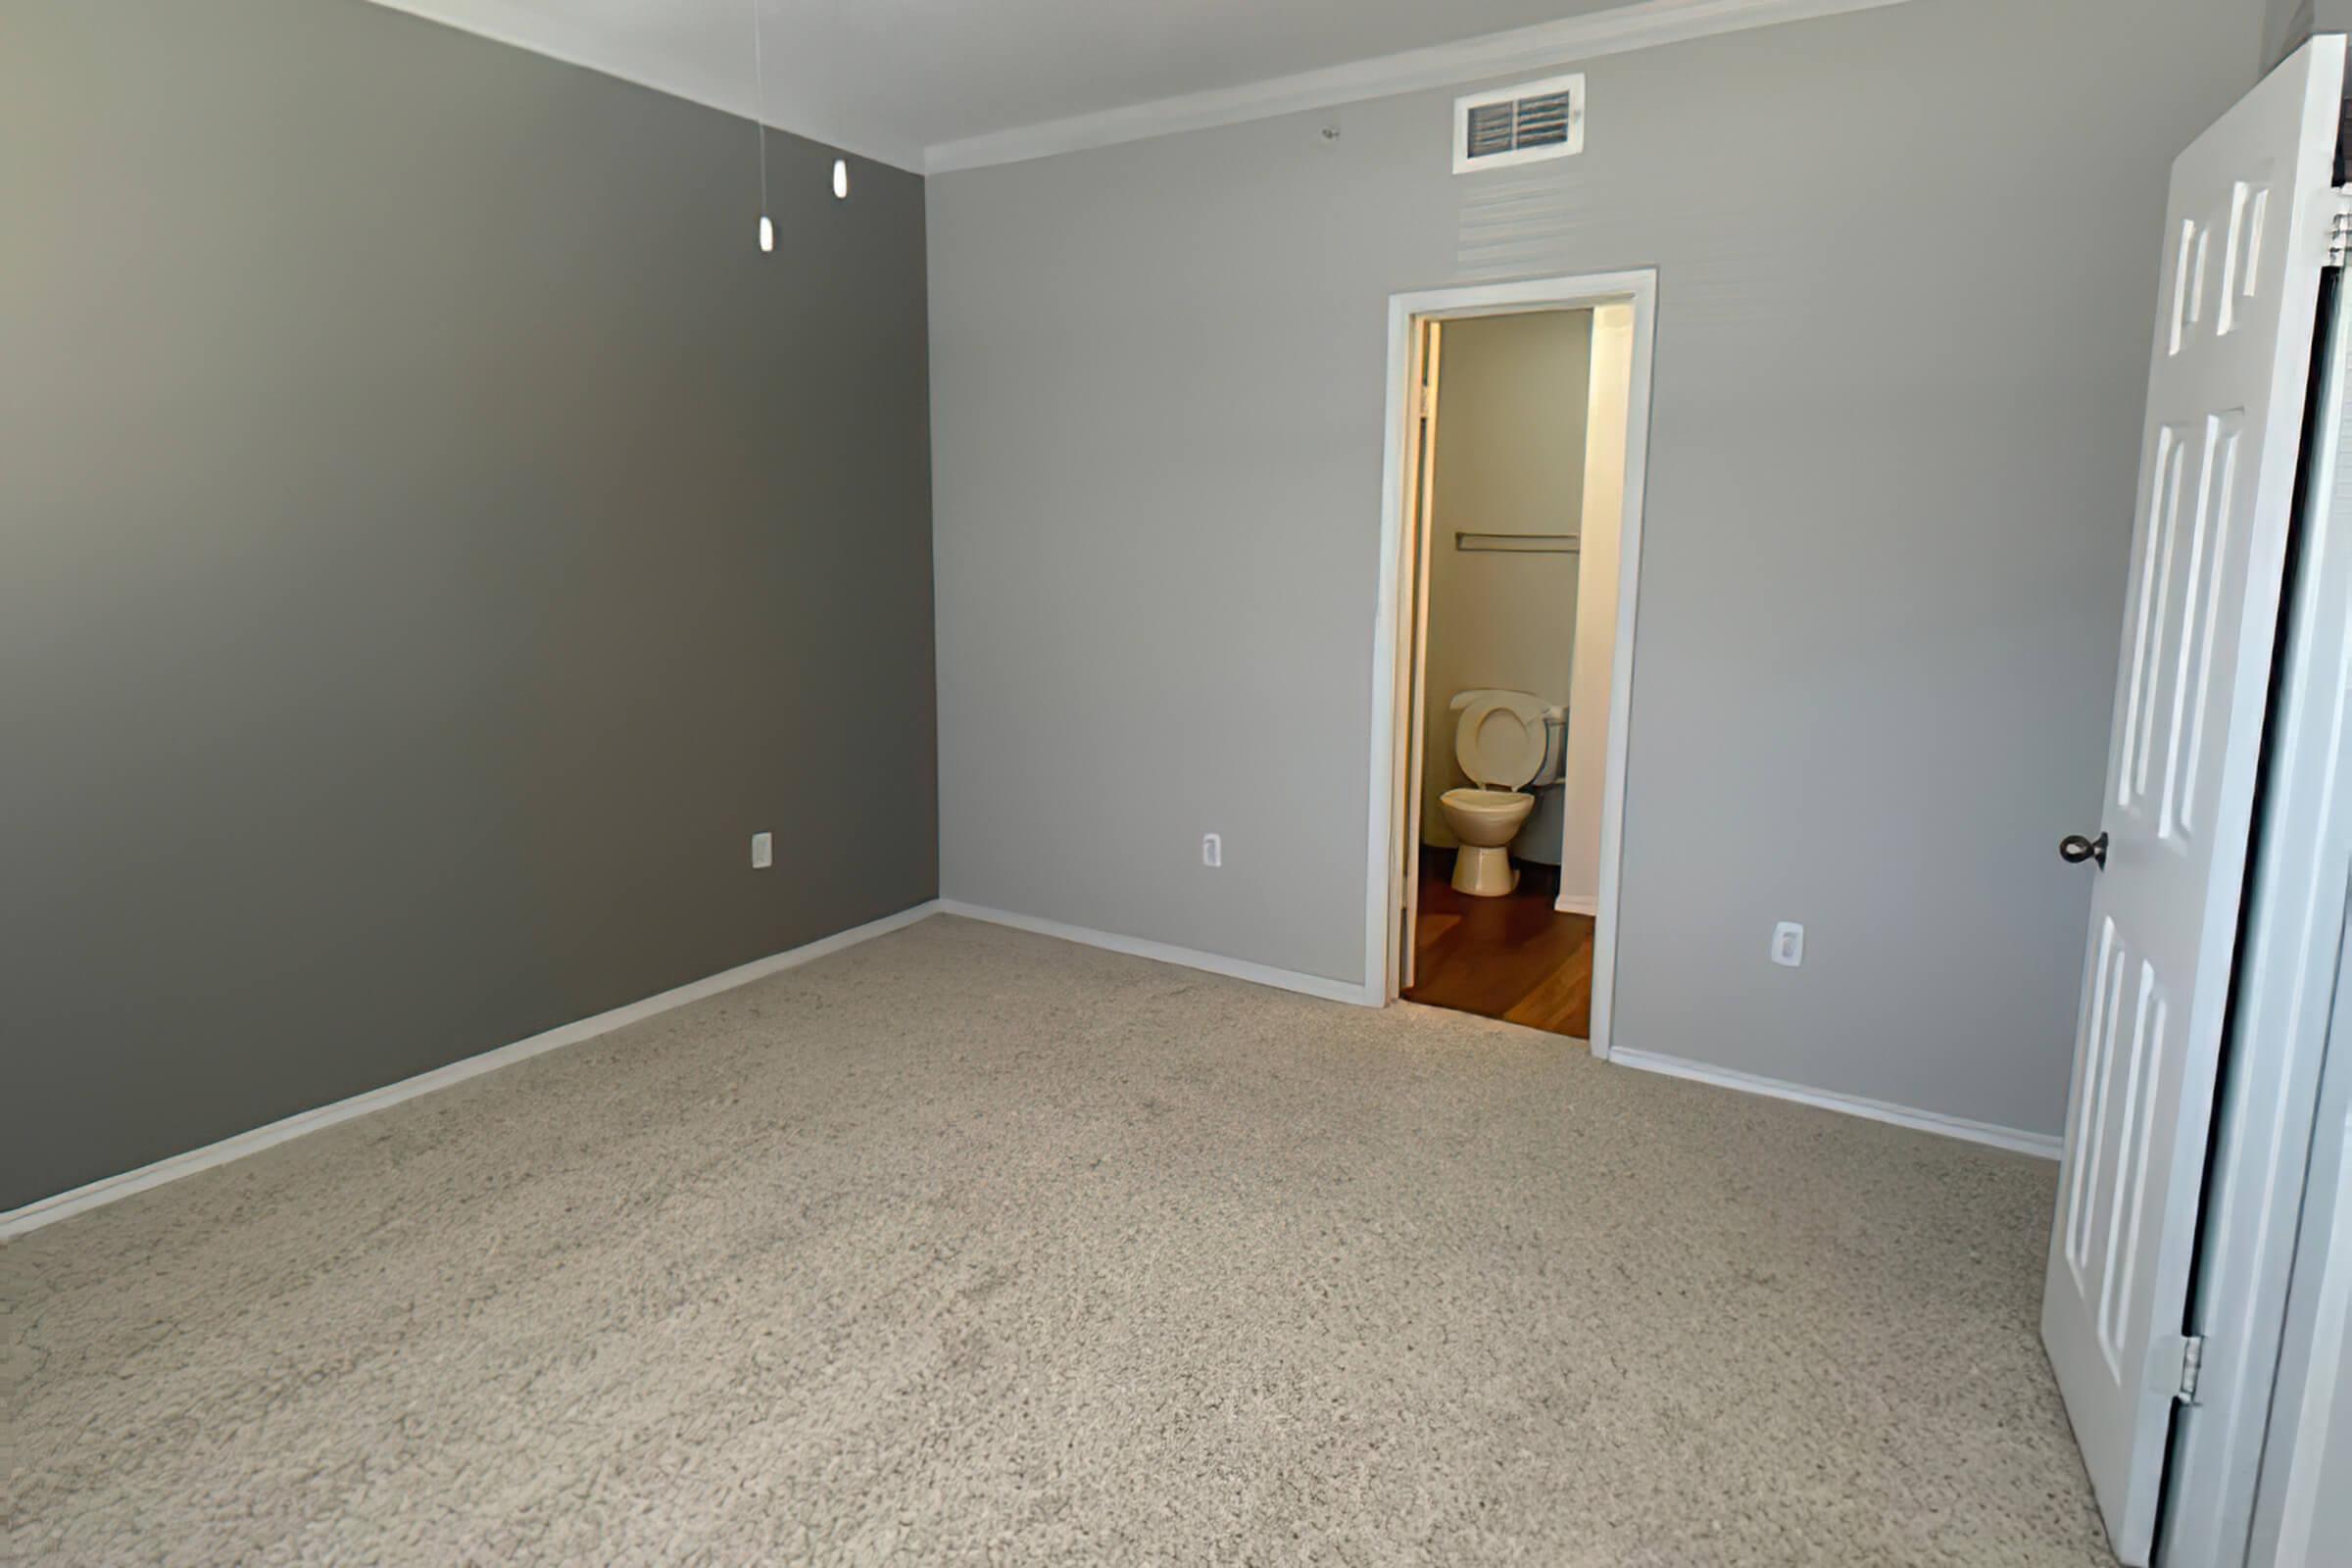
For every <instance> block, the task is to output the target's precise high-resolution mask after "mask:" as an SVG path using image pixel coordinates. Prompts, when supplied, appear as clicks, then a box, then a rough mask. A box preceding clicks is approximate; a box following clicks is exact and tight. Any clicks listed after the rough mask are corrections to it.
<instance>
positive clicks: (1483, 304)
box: [1364, 268, 1658, 1060]
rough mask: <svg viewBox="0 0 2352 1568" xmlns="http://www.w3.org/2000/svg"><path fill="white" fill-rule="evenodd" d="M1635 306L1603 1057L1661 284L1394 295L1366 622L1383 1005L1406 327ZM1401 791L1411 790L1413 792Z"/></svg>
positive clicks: (1598, 930)
mask: <svg viewBox="0 0 2352 1568" xmlns="http://www.w3.org/2000/svg"><path fill="white" fill-rule="evenodd" d="M1629 302H1630V303H1631V304H1632V305H1633V307H1634V344H1633V368H1632V374H1631V376H1630V377H1629V379H1628V382H1627V387H1626V411H1625V485H1624V494H1623V498H1622V502H1621V505H1622V506H1623V509H1624V510H1623V514H1622V521H1621V522H1620V523H1619V526H1618V561H1617V648H1616V652H1615V654H1614V655H1613V656H1612V658H1611V660H1610V681H1609V741H1608V749H1607V756H1606V758H1605V760H1604V762H1603V767H1602V780H1601V799H1600V876H1599V888H1598V890H1597V894H1596V897H1595V899H1594V907H1593V1005H1592V1026H1591V1027H1590V1028H1589V1029H1588V1030H1587V1031H1586V1034H1587V1036H1588V1038H1589V1040H1590V1043H1591V1046H1592V1051H1593V1055H1595V1056H1598V1057H1600V1058H1601V1059H1603V1060H1606V1059H1607V1058H1608V1055H1609V1025H1610V1020H1611V1013H1612V1004H1613V1001H1614V996H1615V991H1616V977H1617V910H1618V892H1617V885H1618V875H1617V872H1618V861H1619V859H1620V858H1622V856H1623V855H1624V836H1625V759H1626V738H1627V735H1628V734H1629V733H1630V731H1631V730H1632V728H1633V708H1632V701H1633V690H1634V618H1635V613H1636V612H1637V610H1638V609H1639V608H1640V597H1641V596H1640V592H1639V588H1640V583H1641V577H1642V491H1643V482H1642V481H1643V476H1644V475H1645V473H1646V472H1647V470H1648V466H1649V381H1650V356H1651V345H1652V343H1653V342H1654V340H1655V338H1656V335H1657V334H1656V325H1657V314H1658V274H1657V271H1656V270H1655V269H1652V268H1642V269H1640V270H1632V271H1623V272H1589V273H1585V274H1582V275H1579V276H1571V277H1539V278H1529V279H1524V280H1522V281H1519V282H1515V283H1479V284H1471V285H1466V286H1463V287H1458V288H1438V289H1425V290H1422V291H1420V292H1418V293H1411V294H1393V295H1391V296H1389V360H1388V366H1389V369H1388V377H1389V380H1388V425H1387V434H1386V435H1385V436H1384V438H1383V444H1382V450H1381V480H1380V486H1381V490H1380V497H1381V499H1380V586H1379V589H1378V591H1377V593H1376V594H1375V596H1374V603H1373V621H1372V758H1371V761H1372V806H1371V816H1370V821H1369V825H1368V827H1367V831H1366V845H1365V851H1364V883H1365V890H1364V976H1365V982H1366V985H1367V987H1372V986H1377V988H1378V995H1379V996H1380V998H1381V999H1382V1000H1383V1001H1388V1000H1391V999H1393V998H1395V997H1396V995H1397V963H1396V961H1395V956H1396V949H1395V945H1394V944H1392V943H1391V942H1390V940H1389V926H1390V924H1391V922H1392V921H1394V920H1395V919H1397V917H1398V914H1399V911H1397V910H1396V909H1393V908H1391V907H1389V895H1388V889H1389V886H1390V882H1391V879H1392V876H1393V874H1394V865H1393V862H1392V860H1391V857H1393V856H1397V855H1400V854H1403V853H1405V848H1404V846H1403V845H1402V844H1401V843H1400V842H1397V835H1396V834H1395V833H1394V832H1393V830H1392V827H1391V821H1392V816H1393V813H1394V811H1395V809H1396V803H1395V801H1394V800H1393V799H1392V797H1393V795H1394V793H1395V791H1396V788H1397V784H1396V778H1395V774H1396V762H1397V759H1396V747H1397V720H1396V703H1397V680H1398V679H1399V675H1398V670H1397V568H1398V564H1399V556H1400V552H1401V551H1402V549H1403V543H1404V529H1405V525H1406V522H1407V517H1406V509H1405V506H1404V500H1403V496H1404V492H1403V473H1404V462H1405V451H1406V447H1405V438H1406V425H1407V423H1408V420H1407V417H1406V411H1405V383H1406V382H1407V380H1408V379H1410V377H1411V374H1412V343H1413V323H1414V321H1415V320H1417V319H1422V318H1425V317H1433V316H1434V317H1437V318H1439V319H1446V318H1448V317H1459V316H1499V315H1504V314H1508V313H1510V312H1513V311H1544V310H1576V309H1581V308H1584V307H1586V306H1592V305H1616V304H1624V303H1629ZM1407 787H1408V788H1410V787H1411V786H1410V785H1409V784H1408V785H1407Z"/></svg>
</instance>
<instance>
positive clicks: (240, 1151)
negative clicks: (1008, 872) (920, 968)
mask: <svg viewBox="0 0 2352 1568" xmlns="http://www.w3.org/2000/svg"><path fill="white" fill-rule="evenodd" d="M938 908H939V901H938V900H936V899H933V900H930V901H928V902H926V903H923V904H918V905H916V906H915V907H913V908H911V909H902V910H900V911H899V912H898V913H897V914H889V915H884V916H883V917H882V918H881V919H879V920H873V921H869V922H867V923H866V924H864V925H861V926H854V927H852V928H851V929H850V930H847V931H837V932H835V933H834V934H833V935H831V936H829V937H819V938H818V939H817V940H816V941H814V942H810V943H807V944H805V945H803V946H801V947H797V948H790V949H787V950H786V951H785V952H782V953H776V954H770V955H769V956H766V957H764V958H755V959H753V960H752V961H751V962H750V963H744V964H738V965H736V966H735V967H734V968H732V969H722V970H720V971H719V972H718V973H717V974H714V975H710V976H707V977H705V978H704V979H701V980H695V981H690V982H688V983H687V984H685V985H682V986H678V987H676V988H675V989H673V990H669V991H664V992H662V993H661V994H660V995H658V996H651V997H647V998H646V999H645V1000H644V1001H642V1002H632V1003H629V1004H628V1005H625V1006H619V1007H614V1008H613V1009H612V1010H611V1011H610V1012H600V1013H598V1014H597V1015H596V1016H594V1017H593V1018H582V1019H580V1020H578V1021H577V1022H574V1023H566V1024H559V1025H557V1026H556V1027H555V1028H553V1029H550V1030H548V1031H547V1032H546V1033H544V1034H536V1035H533V1036H531V1037H530V1038H529V1039H527V1040H517V1041H515V1043H514V1044H512V1045H506V1046H500V1047H497V1048H496V1049H495V1050H491V1051H485V1052H483V1053H482V1054H480V1055H478V1056H467V1057H466V1058H465V1059H464V1060H462V1061H453V1062H451V1063H450V1064H449V1065H448V1066H446V1067H435V1068H434V1069H433V1070H432V1071H430V1072H421V1073H418V1074H417V1076H416V1077H414V1078H404V1079H402V1080H401V1081H400V1082H398V1083H396V1084H386V1085H385V1086H384V1087H383V1088H381V1089H370V1090H368V1092H367V1093H365V1094H359V1095H354V1096H352V1097H351V1098H350V1099H349V1100H338V1101H336V1102H335V1103H333V1104H331V1105H320V1106H319V1107H318V1108H317V1109H315V1110H305V1111H298V1112H296V1113H295V1114H294V1115H291V1116H288V1117H286V1118H285V1119H283V1120H282V1121H273V1122H271V1123H270V1124H269V1125H268V1126H266V1127H256V1128H254V1129H253V1131H251V1132H245V1133H238V1134H237V1135H236V1136H234V1137H233V1138H223V1139H221V1141H220V1142H219V1143H217V1144H207V1145H205V1146H204V1147H203V1148H202V1149H191V1150H189V1151H188V1152H186V1153H184V1154H173V1155H172V1156H171V1157H169V1158H167V1159H159V1160H157V1161H156V1162H155V1163H154V1164H152V1165H142V1166H140V1167H139V1168H138V1169H137V1170H131V1171H124V1172H123V1174H122V1175H120V1176H102V1177H100V1178H99V1179H98V1180H96V1181H94V1182H90V1183H88V1184H87V1185H85V1186H81V1187H76V1188H73V1190H72V1191H70V1192H63V1193H57V1194H54V1195H52V1196H50V1197H48V1198H43V1199H38V1200H35V1201H32V1202H29V1203H26V1204H25V1206H24V1207H22V1208H12V1209H10V1210H9V1211H8V1212H6V1213H5V1214H0V1241H6V1240H8V1239H9V1238H10V1237H14V1236H22V1235H24V1234H25V1233H26V1232H27V1231H36V1230H39V1229H40V1228H41V1227H42V1226H44V1225H54V1224H56V1223H57V1222H58V1221H59V1220H61V1219H67V1218H70V1217H72V1216H73V1215H75V1214H79V1213H82V1212H84V1211H86V1210H88V1209H93V1208H97V1207H99V1206H100V1205H101V1204H105V1203H111V1202H113V1201H116V1200H117V1199H122V1198H128V1197H129V1196H130V1195H131V1194H133V1193H143V1192H145V1191H147V1190H148V1189H149V1188H151V1187H161V1186H163V1185H164V1184H165V1183H166V1182H175V1181H177V1180H179V1179H180V1178H181V1177H182V1176H193V1175H194V1174H195V1173H196V1172H198V1171H200V1170H210V1169H212V1168H213V1167H214V1166H216V1165H225V1164H227V1163H228V1162H229V1161H230V1160H232V1159H242V1158H244V1157H245V1156H246V1155H247V1154H255V1153H259V1152H262V1151H263V1150H265V1149H268V1148H270V1147H271V1146H273V1145H276V1144H282V1143H286V1142H288V1141H290V1140H292V1139H296V1138H300V1137H302V1136H303V1135H304V1134H305V1133H314V1132H317V1131H318V1130H319V1128H321V1127H332V1126H334V1125H335V1124H336V1123H337V1122H345V1121H350V1120H352V1119H353V1118H354V1117H357V1116H365V1115H367V1114H368V1113H369V1112H370V1111H377V1110H382V1109H383V1108H384V1107H385V1106H387V1105H397V1104H399V1103H401V1102H402V1101H404V1100H415V1099H416V1098H417V1096H419V1095H429V1094H431V1093H432V1092H433V1091H434V1090H436V1089H447V1088H448V1087H449V1086H450V1085H452V1084H459V1083H464V1082H465V1081H466V1079H468V1078H478V1077H480V1076H481V1075H482V1074H483V1073H486V1072H496V1071H497V1070H498V1069H499V1068H501V1067H509V1066H513V1065H514V1064H515V1062H518V1061H523V1060H527V1059H528V1058H530V1057H532V1056H537V1055H541V1054H545V1053H547V1052H550V1051H556V1050H559V1049H561V1048H562V1047H564V1046H573V1045H578V1044H579V1043H580V1042H581V1041H583V1040H593V1039H595V1038H596V1037H597V1036H598V1035H603V1034H610V1033H612V1032H613V1030H615V1029H619V1028H622V1027H624V1026H626V1025H628V1024H632V1023H636V1022H637V1021H638V1020H640V1019H643V1018H650V1017H652V1016H654V1015H655V1014H656V1013H659V1012H667V1011H668V1010H669V1009H670V1008H672V1007H678V1006H683V1005H686V1004H687V1003H689V1002H700V1001H702V1000H703V999H704V998H705V997H714V996H717V995H718V994H719V993H720V992H722V991H732V990H734V989H735V988H736V987H737V986H740V985H748V984H750V983H751V982H752V981H754V980H763V979H765V978H766V977H767V976H769V975H771V974H780V973H782V972H783V971H784V970H786V969H796V968H798V967H800V966H801V965H802V964H804V963H807V962H809V960H810V959H813V958H821V957H823V956H826V955H827V954H829V953H839V952H841V951H842V949H844V948H854V947H856V946H857V945H858V943H860V942H870V941H872V940H873V939H874V938H875V937H878V936H886V935H888V934H889V933H890V932H893V931H897V930H900V929H901V928H903V927H906V926H909V925H912V924H914V922H916V921H917V920H920V919H922V918H924V917H925V916H926V915H929V914H932V913H935V912H936V911H937V910H938Z"/></svg>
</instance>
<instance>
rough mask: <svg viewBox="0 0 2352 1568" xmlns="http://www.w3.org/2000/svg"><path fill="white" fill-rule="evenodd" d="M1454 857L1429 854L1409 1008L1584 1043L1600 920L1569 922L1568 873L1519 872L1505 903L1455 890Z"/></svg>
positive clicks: (1584, 917) (1575, 917)
mask: <svg viewBox="0 0 2352 1568" xmlns="http://www.w3.org/2000/svg"><path fill="white" fill-rule="evenodd" d="M1452 877H1453V852H1452V851H1451V850H1431V849H1424V850H1423V851H1422V852H1421V921H1420V928H1419V934H1418V935H1417V936H1416V938H1415V940H1414V942H1413V965H1414V974H1413V985H1412V986H1411V988H1410V989H1408V990H1407V991H1406V992H1405V993H1404V996H1405V1000H1406V1001H1408V1002H1419V1003H1424V1004H1426V1005H1430V1006H1433V1007H1451V1008H1453V1009H1454V1010H1455V1011H1457V1012H1475V1013H1477V1014H1479V1015H1480V1016H1481V1017H1486V1018H1507V1019H1509V1020H1510V1021H1511V1022H1512V1023H1521V1024H1526V1025H1527V1026H1528V1027H1529V1028H1531V1029H1547V1030H1549V1031H1550V1032H1551V1033H1553V1034H1555V1035H1567V1036H1568V1037H1570V1038H1571V1039H1575V1040H1583V1039H1585V1038H1586V1037H1587V1035H1588V1034H1589V1033H1590V1031H1591V1029H1592V1021H1593V917H1592V916H1591V915H1589V914H1562V913H1560V912H1559V911H1558V910H1557V909H1554V908H1553V907H1551V906H1552V901H1553V900H1554V899H1555V898H1557V897H1558V896H1559V888H1560V873H1559V870H1558V868H1557V867H1555V866H1548V865H1523V866H1521V867H1520V874H1519V886H1518V887H1516V888H1515V889H1513V890H1512V891H1511V892H1510V893H1508V894H1507V895H1505V896H1504V897H1502V898H1499V899H1479V898H1472V897H1470V896H1468V895H1467V894H1461V893H1456V892H1455V891H1454V890H1453V881H1452Z"/></svg>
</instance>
